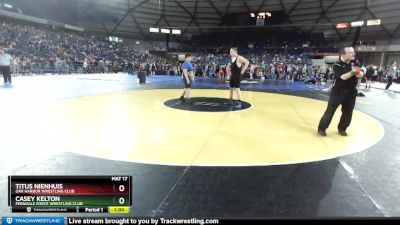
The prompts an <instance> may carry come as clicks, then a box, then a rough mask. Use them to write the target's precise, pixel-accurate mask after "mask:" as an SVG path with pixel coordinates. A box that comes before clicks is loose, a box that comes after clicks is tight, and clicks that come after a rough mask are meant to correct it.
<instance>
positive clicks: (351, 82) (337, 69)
mask: <svg viewBox="0 0 400 225" xmlns="http://www.w3.org/2000/svg"><path fill="white" fill-rule="evenodd" d="M352 66H353V63H352V62H350V63H346V62H343V61H342V60H341V59H340V57H339V61H337V62H336V63H335V64H333V73H334V75H335V84H334V85H333V88H336V89H355V88H356V86H357V77H356V76H352V77H351V78H350V79H348V80H342V78H340V76H342V75H343V74H345V73H348V72H350V71H351V70H352Z"/></svg>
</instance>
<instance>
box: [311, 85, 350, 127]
mask: <svg viewBox="0 0 400 225" xmlns="http://www.w3.org/2000/svg"><path fill="white" fill-rule="evenodd" d="M356 97H357V89H355V88H354V89H336V88H332V91H331V95H330V96H329V101H328V107H327V108H326V111H325V113H324V115H323V116H322V118H321V121H320V122H319V125H318V130H323V131H325V130H326V129H327V128H328V127H329V124H330V123H331V121H332V118H333V115H334V114H335V111H336V109H337V108H338V107H339V105H342V116H341V117H340V122H339V125H338V130H339V131H346V129H347V127H349V125H350V123H351V118H352V116H353V109H354V105H355V104H356Z"/></svg>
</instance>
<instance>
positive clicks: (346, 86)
mask: <svg viewBox="0 0 400 225" xmlns="http://www.w3.org/2000/svg"><path fill="white" fill-rule="evenodd" d="M354 56H355V53H354V48H353V47H350V46H347V47H344V48H342V49H340V55H339V61H337V62H336V63H335V64H333V73H334V76H335V82H334V84H333V87H332V90H331V94H330V96H329V101H328V107H327V109H326V111H325V113H324V115H323V116H322V118H321V121H320V122H319V125H318V134H319V135H320V136H326V129H327V128H328V127H329V124H330V123H331V121H332V117H333V115H334V114H335V111H336V109H337V108H338V107H339V105H342V116H341V117H340V122H339V125H338V130H339V134H340V135H342V136H347V133H346V129H347V127H348V126H349V125H350V123H351V117H352V115H353V109H354V105H355V103H356V97H357V89H356V86H357V83H358V79H361V78H362V77H363V76H364V73H363V72H362V71H361V69H360V68H358V67H355V66H354V64H353V63H352V61H353V60H354Z"/></svg>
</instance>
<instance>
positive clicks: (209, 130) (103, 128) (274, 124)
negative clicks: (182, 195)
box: [33, 89, 384, 166]
mask: <svg viewBox="0 0 400 225" xmlns="http://www.w3.org/2000/svg"><path fill="white" fill-rule="evenodd" d="M181 93H182V90H180V89H179V90H176V89H166V90H164V89H161V90H160V89H157V90H145V91H137V90H132V91H124V92H117V93H111V94H100V95H95V96H86V97H79V98H74V99H68V100H62V101H58V102H56V103H55V104H52V105H50V106H49V110H47V111H46V112H43V114H42V115H41V116H40V118H38V119H39V120H41V121H40V122H39V123H40V124H41V127H40V130H38V131H37V132H38V133H36V134H33V135H45V136H46V139H47V140H51V142H52V144H51V145H48V146H52V147H53V148H58V149H59V150H63V151H68V152H74V153H77V154H81V155H87V156H93V157H99V158H105V159H112V160H121V161H129V162H139V163H148V164H163V165H195V166H256V165H277V164H292V163H301V162H311V161H319V160H325V159H330V158H336V157H340V156H344V155H349V154H352V153H356V152H360V151H362V150H365V149H367V148H369V147H371V146H372V145H374V144H376V143H377V142H378V141H379V140H380V139H381V138H382V137H383V135H384V129H383V127H382V125H381V124H380V123H379V122H378V121H377V120H375V119H374V118H372V117H371V116H368V115H366V114H364V113H361V112H359V111H356V110H355V111H354V115H353V121H352V124H351V126H350V127H349V129H348V133H349V136H348V137H342V136H340V135H339V134H338V133H337V130H336V127H337V124H338V120H339V117H340V115H341V113H340V111H339V110H340V107H339V109H338V112H337V113H336V115H335V117H334V119H333V121H332V123H331V126H330V128H329V129H328V130H327V133H328V136H327V137H319V136H318V135H317V132H316V128H317V126H318V122H319V120H320V118H321V116H322V114H323V112H324V110H325V108H326V106H327V103H326V102H324V101H319V100H313V99H308V98H303V97H296V96H289V95H280V94H270V93H262V92H249V91H244V92H243V97H242V98H243V100H245V101H247V102H249V103H251V104H252V107H251V108H249V109H246V110H241V111H235V112H193V111H185V110H177V109H172V108H169V107H167V106H165V105H164V104H163V103H164V102H165V101H167V100H170V99H174V98H177V97H178V96H180V94H181ZM192 95H193V96H201V97H222V98H225V97H227V95H228V91H226V90H205V89H200V90H192ZM104 166H107V165H104Z"/></svg>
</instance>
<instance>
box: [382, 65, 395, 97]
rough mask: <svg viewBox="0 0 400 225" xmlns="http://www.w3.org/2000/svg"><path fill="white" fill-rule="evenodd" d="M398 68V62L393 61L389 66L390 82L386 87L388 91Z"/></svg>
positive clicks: (388, 76) (388, 75)
mask: <svg viewBox="0 0 400 225" xmlns="http://www.w3.org/2000/svg"><path fill="white" fill-rule="evenodd" d="M396 70H397V66H396V62H393V63H392V66H391V67H390V68H389V72H388V74H387V78H388V83H387V85H386V88H385V90H386V91H387V90H389V88H390V86H391V85H392V83H393V77H394V76H395V75H396Z"/></svg>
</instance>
